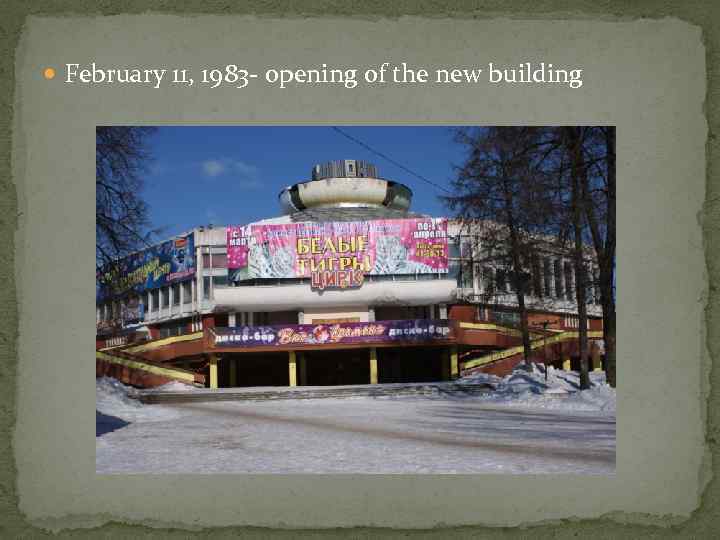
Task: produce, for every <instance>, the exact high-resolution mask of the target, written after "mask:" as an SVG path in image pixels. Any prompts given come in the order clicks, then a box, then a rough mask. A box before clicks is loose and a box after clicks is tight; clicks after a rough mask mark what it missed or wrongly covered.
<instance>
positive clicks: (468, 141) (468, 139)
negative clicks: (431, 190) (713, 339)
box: [443, 127, 554, 366]
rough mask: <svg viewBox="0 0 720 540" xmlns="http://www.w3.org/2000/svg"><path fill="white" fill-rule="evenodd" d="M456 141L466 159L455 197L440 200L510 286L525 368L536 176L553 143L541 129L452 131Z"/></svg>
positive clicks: (540, 202)
mask: <svg viewBox="0 0 720 540" xmlns="http://www.w3.org/2000/svg"><path fill="white" fill-rule="evenodd" d="M456 139H457V141H458V142H460V143H461V144H463V145H464V146H466V147H467V149H468V155H467V158H466V160H465V163H464V164H463V165H462V166H460V167H458V168H457V176H456V178H455V180H454V181H453V188H454V191H455V194H454V195H451V196H447V197H443V199H444V201H445V203H446V204H447V205H448V207H449V208H450V210H452V211H454V212H456V214H457V215H458V217H459V218H460V220H461V222H463V223H464V228H465V229H466V230H469V231H471V234H473V233H474V234H477V235H478V238H479V240H480V243H481V244H482V251H483V259H482V261H481V262H489V263H492V264H493V266H495V267H497V272H498V273H501V274H500V275H502V276H503V278H502V280H497V279H496V280H495V281H496V283H497V282H498V281H500V282H501V283H505V282H509V284H510V285H511V289H512V292H513V293H514V295H515V299H516V301H517V305H518V313H519V316H520V332H521V336H522V343H523V358H524V360H525V365H526V366H529V358H530V356H531V351H532V347H531V343H530V329H529V324H528V310H527V306H526V296H528V295H529V294H530V292H531V287H532V283H531V281H532V280H531V279H530V272H528V269H529V268H531V266H532V260H531V258H532V254H533V253H534V251H535V247H534V246H535V242H536V236H535V233H536V232H537V231H538V230H539V229H541V228H542V226H543V222H544V220H545V219H546V214H547V208H546V206H545V204H544V203H545V199H546V193H547V191H546V190H544V189H540V188H539V186H538V185H537V183H536V180H537V176H538V175H537V171H538V166H539V164H540V163H542V161H543V160H544V159H545V156H544V154H545V153H546V152H547V151H548V149H549V148H550V147H551V145H552V144H554V143H553V142H552V141H548V140H547V139H546V137H545V132H544V130H543V129H542V128H532V127H493V128H464V129H459V130H458V131H457V132H456ZM478 223H479V224H481V226H480V227H479V229H478V227H477V225H478ZM491 223H494V224H495V225H491ZM473 227H475V230H474V231H473ZM498 289H499V290H498ZM498 289H495V291H494V292H496V293H498V294H503V293H505V290H504V289H505V287H504V285H503V286H501V287H499V288H498Z"/></svg>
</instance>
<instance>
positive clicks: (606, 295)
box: [600, 289, 617, 388]
mask: <svg viewBox="0 0 720 540" xmlns="http://www.w3.org/2000/svg"><path fill="white" fill-rule="evenodd" d="M600 294H601V296H602V298H601V301H602V306H603V339H604V340H605V373H606V377H607V383H608V384H609V385H610V386H612V387H613V388H615V385H616V383H617V372H616V367H615V299H614V298H613V295H612V289H610V290H609V291H601V293H600Z"/></svg>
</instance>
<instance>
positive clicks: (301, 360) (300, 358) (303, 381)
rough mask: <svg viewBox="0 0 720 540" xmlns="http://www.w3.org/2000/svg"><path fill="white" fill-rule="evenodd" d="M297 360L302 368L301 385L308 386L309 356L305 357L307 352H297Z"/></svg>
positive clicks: (300, 368)
mask: <svg viewBox="0 0 720 540" xmlns="http://www.w3.org/2000/svg"><path fill="white" fill-rule="evenodd" d="M297 360H298V368H299V370H300V386H307V358H305V353H301V352H299V353H297Z"/></svg>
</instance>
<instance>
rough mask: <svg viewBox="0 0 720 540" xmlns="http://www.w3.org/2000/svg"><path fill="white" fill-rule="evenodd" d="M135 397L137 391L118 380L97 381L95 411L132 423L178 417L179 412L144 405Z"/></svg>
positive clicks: (106, 378)
mask: <svg viewBox="0 0 720 540" xmlns="http://www.w3.org/2000/svg"><path fill="white" fill-rule="evenodd" d="M183 386H185V385H183ZM135 395H137V390H135V389H134V388H133V387H131V386H127V385H124V384H123V383H121V382H120V381H118V380H116V379H113V378H111V377H100V378H98V379H95V409H96V410H97V411H98V412H100V413H102V414H104V415H107V416H110V417H114V418H119V419H121V420H124V421H125V422H130V423H132V422H152V421H158V420H168V419H171V418H176V417H177V416H178V413H177V412H174V411H171V410H168V409H166V408H164V407H162V406H159V405H151V406H146V405H143V404H142V403H140V401H138V400H137V399H134V398H133V396H135Z"/></svg>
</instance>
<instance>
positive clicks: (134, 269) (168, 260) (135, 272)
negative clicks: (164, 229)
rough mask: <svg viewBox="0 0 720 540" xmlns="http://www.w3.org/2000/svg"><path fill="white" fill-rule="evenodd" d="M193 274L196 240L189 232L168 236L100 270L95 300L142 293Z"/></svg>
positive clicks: (96, 283)
mask: <svg viewBox="0 0 720 540" xmlns="http://www.w3.org/2000/svg"><path fill="white" fill-rule="evenodd" d="M194 274H195V242H194V237H193V235H192V234H189V235H187V236H182V237H179V238H175V239H173V240H168V241H167V242H163V243H162V244H158V245H156V246H153V247H151V248H148V249H145V250H143V251H139V252H137V253H133V254H132V255H130V256H128V257H125V258H124V259H121V260H120V261H118V263H117V267H116V268H115V269H112V270H107V271H106V272H104V273H99V274H98V275H97V277H96V282H95V294H96V300H103V299H106V298H112V297H114V296H120V295H124V294H125V293H128V292H131V291H133V292H136V293H142V292H143V291H145V290H147V289H155V288H157V287H162V286H164V285H167V284H168V283H172V282H175V281H180V280H182V279H185V278H188V277H190V276H192V275H194Z"/></svg>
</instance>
